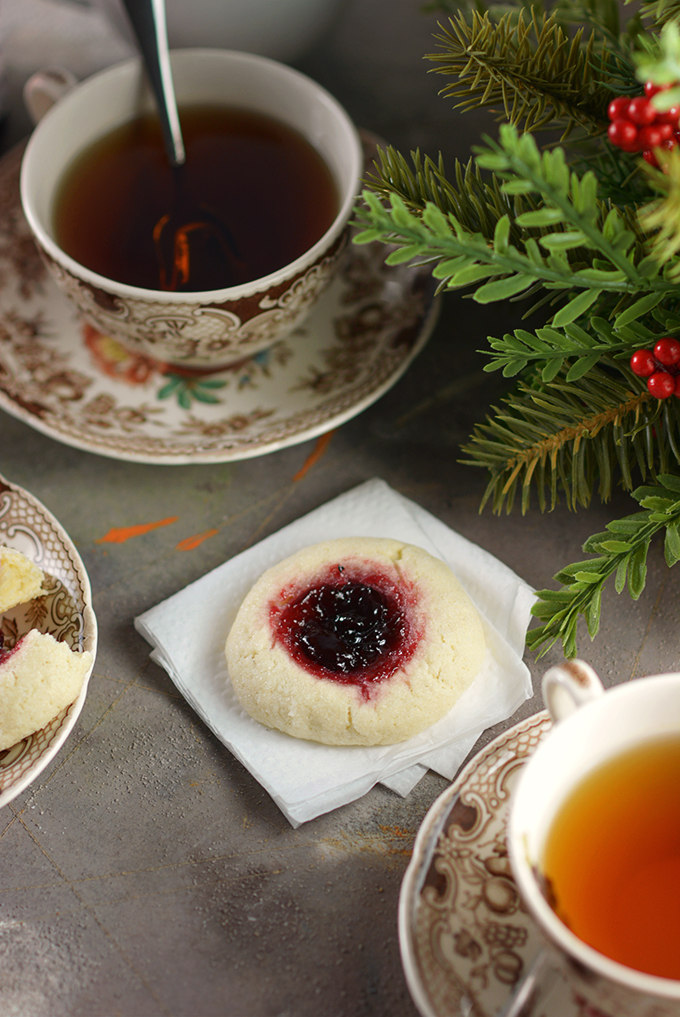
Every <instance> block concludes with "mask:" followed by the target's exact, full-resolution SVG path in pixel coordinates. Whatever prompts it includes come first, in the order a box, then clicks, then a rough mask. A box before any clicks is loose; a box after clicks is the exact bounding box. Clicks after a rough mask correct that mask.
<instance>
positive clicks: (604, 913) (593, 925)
mask: <svg viewBox="0 0 680 1017" xmlns="http://www.w3.org/2000/svg"><path fill="white" fill-rule="evenodd" d="M543 696H544V700H545V703H546V706H547V708H548V712H549V713H550V714H551V716H552V718H553V720H554V721H555V726H554V728H553V729H552V730H551V732H550V733H549V734H548V736H547V738H546V739H545V741H544V742H542V743H541V745H539V747H538V749H537V750H536V752H535V753H534V755H533V756H532V757H531V758H530V760H529V762H528V763H527V764H526V766H525V767H524V768H523V770H522V773H521V776H520V779H519V783H518V785H517V789H516V792H515V794H514V796H513V802H512V807H511V812H510V820H509V827H508V849H509V854H510V860H511V864H512V870H513V873H514V876H515V879H516V881H517V885H518V888H519V892H520V895H521V897H522V899H523V901H524V903H525V904H526V906H527V908H528V910H529V911H530V913H531V914H532V916H533V918H534V919H535V920H536V922H537V924H538V926H539V928H540V929H541V930H542V932H543V933H544V935H545V936H546V938H547V940H548V942H549V943H550V944H551V945H552V947H553V948H556V950H557V951H558V954H559V955H560V957H561V959H562V960H563V961H565V962H566V964H567V967H568V971H569V979H570V981H571V982H572V983H573V986H574V988H575V991H576V992H577V994H578V995H579V996H580V997H581V998H582V999H583V1000H585V1001H586V1002H587V1004H589V1005H590V1006H591V1007H594V1008H596V1010H595V1011H593V1012H596V1013H597V1014H598V1015H599V1017H677V1015H679V1014H680V674H665V675H657V676H653V677H650V678H640V679H636V680H634V681H630V682H627V683H626V684H624V685H618V686H616V687H614V688H613V689H610V690H608V691H607V692H605V691H604V689H603V687H602V685H601V683H600V681H599V679H598V678H597V675H596V674H595V673H594V672H593V670H592V668H590V667H589V666H588V665H587V664H585V663H583V662H582V661H570V662H566V663H565V664H564V665H562V666H560V667H556V668H552V669H550V670H549V671H548V672H547V674H546V675H545V678H544V681H543ZM509 1012H510V1013H512V1009H511V1010H510V1011H509ZM589 1012H590V1011H589Z"/></svg>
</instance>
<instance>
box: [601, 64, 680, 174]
mask: <svg viewBox="0 0 680 1017" xmlns="http://www.w3.org/2000/svg"><path fill="white" fill-rule="evenodd" d="M670 87H671V86H670V85H653V84H652V83H651V82H650V81H648V82H647V84H646V85H645V94H644V95H637V96H635V98H634V99H627V98H626V97H625V96H623V95H622V96H619V98H618V99H613V100H612V102H610V103H609V107H608V109H607V113H608V115H609V119H610V121H611V123H610V124H609V131H608V135H609V140H610V141H611V143H612V145H616V147H617V148H621V149H623V151H624V152H642V156H643V158H644V159H646V160H647V162H648V163H650V164H651V165H652V166H658V165H659V163H658V160H657V158H656V156H655V154H654V149H655V148H665V149H667V150H668V151H670V150H671V149H672V148H675V146H676V145H677V144H678V143H680V128H679V127H678V121H680V106H671V108H670V109H669V110H666V112H665V113H659V112H658V111H657V110H656V109H655V108H654V106H653V105H652V103H651V102H650V99H651V98H652V96H654V95H656V93H657V92H662V91H665V90H666V89H667V88H670Z"/></svg>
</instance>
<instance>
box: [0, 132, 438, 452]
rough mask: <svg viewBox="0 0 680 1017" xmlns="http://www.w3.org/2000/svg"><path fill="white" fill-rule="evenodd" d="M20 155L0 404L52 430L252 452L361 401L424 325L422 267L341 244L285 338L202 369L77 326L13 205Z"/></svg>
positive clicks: (146, 445) (424, 331) (128, 443)
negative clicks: (324, 283)
mask: <svg viewBox="0 0 680 1017" xmlns="http://www.w3.org/2000/svg"><path fill="white" fill-rule="evenodd" d="M21 155H22V148H21V147H17V148H15V149H13V150H12V151H10V152H9V153H8V154H7V155H5V156H4V157H3V158H2V159H0V409H4V410H5V411H6V412H8V413H10V414H12V415H13V416H16V417H18V418H19V419H21V420H23V421H24V422H25V423H27V424H29V425H31V426H32V427H35V428H36V429H37V430H39V431H42V432H43V433H45V434H48V435H50V436H51V437H53V438H55V439H57V440H58V441H62V442H64V443H65V444H68V445H73V446H75V447H77V448H81V449H85V450H87V451H89V452H95V453H99V454H101V455H106V456H110V457H112V458H117V459H124V460H129V461H134V462H146V463H169V464H183V463H192V462H204V463H205V462H226V461H229V460H236V459H244V458H250V457H252V456H259V455H263V454H265V453H268V452H270V451H274V450H276V449H280V448H284V447H286V446H289V445H294V444H297V443H299V442H302V441H306V440H308V439H309V438H313V437H316V436H318V435H320V434H323V433H324V432H326V431H329V430H331V429H332V428H334V427H337V426H339V425H340V424H341V423H344V422H345V421H346V420H349V419H350V418H352V417H354V416H356V415H357V414H358V413H360V412H361V411H362V410H364V409H365V408H366V407H368V406H370V405H371V404H372V403H373V402H375V401H376V400H377V399H378V398H380V396H381V395H383V394H384V393H385V392H386V391H387V390H388V389H389V388H391V387H392V386H393V385H394V384H395V383H396V382H397V381H398V379H399V378H400V377H401V376H402V375H403V373H404V372H405V371H406V369H407V368H408V366H409V365H410V364H411V362H412V361H413V359H414V357H415V356H417V354H418V353H419V351H420V350H421V349H422V348H423V346H424V345H425V343H426V342H427V340H428V338H429V336H430V334H431V332H432V329H433V327H434V324H435V322H436V318H437V313H438V307H439V302H438V299H437V298H436V296H435V284H434V282H433V280H432V278H431V273H430V272H429V271H428V270H427V268H425V267H420V268H417V267H413V266H409V265H406V266H402V265H399V266H388V265H386V264H385V254H386V250H385V247H384V245H381V244H371V245H366V246H357V245H353V244H348V245H347V247H346V248H345V250H344V252H343V254H342V263H341V267H340V269H339V272H338V273H337V274H336V276H335V277H334V279H333V281H332V282H331V284H330V286H329V287H328V288H327V289H326V291H325V292H324V293H323V294H322V296H321V297H320V299H319V303H318V304H317V305H316V307H315V309H314V310H313V311H312V313H311V315H310V317H309V318H307V319H306V320H305V321H304V323H303V324H302V325H301V326H300V327H299V328H297V329H295V330H294V332H293V333H292V335H291V336H290V337H289V338H288V339H284V340H282V341H281V342H278V343H275V344H274V345H273V346H271V347H269V348H268V349H266V350H264V351H261V352H260V353H257V354H255V355H254V356H252V357H248V358H244V359H243V360H241V361H239V362H238V363H235V364H231V365H230V366H229V367H228V368H225V369H223V370H220V371H212V372H210V373H201V372H197V371H193V370H188V369H186V370H184V369H179V368H177V367H175V366H172V365H170V364H167V363H164V362H162V361H159V360H155V359H153V358H152V357H149V356H146V355H144V354H142V353H139V352H135V351H133V350H131V349H129V348H128V347H126V346H123V345H122V344H121V343H119V342H118V341H116V340H114V339H112V338H111V337H110V336H108V335H107V334H106V333H105V332H102V331H100V330H98V329H96V328H94V327H93V326H92V325H91V324H89V323H86V322H85V321H84V320H83V319H82V318H81V317H80V316H79V314H78V312H77V310H76V309H75V308H74V307H73V305H71V303H70V302H69V301H68V300H67V298H66V297H65V296H64V295H63V294H62V293H61V292H60V291H59V290H58V288H57V286H56V284H55V283H54V281H53V280H52V278H51V277H50V276H49V274H48V272H47V270H46V269H45V266H44V264H43V262H42V259H41V258H40V256H39V254H38V251H37V247H36V245H35V242H34V240H33V237H32V235H31V233H30V230H29V228H28V224H27V223H26V221H25V219H24V216H23V213H22V211H21V205H20V200H19V184H18V176H19V168H20V164H21Z"/></svg>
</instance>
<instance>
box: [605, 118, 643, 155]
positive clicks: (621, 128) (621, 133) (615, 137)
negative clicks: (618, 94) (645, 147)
mask: <svg viewBox="0 0 680 1017" xmlns="http://www.w3.org/2000/svg"><path fill="white" fill-rule="evenodd" d="M637 135H638V130H637V127H636V126H635V124H632V123H631V122H630V120H613V121H612V123H611V124H610V125H609V130H608V131H607V136H608V137H609V140H610V141H611V143H612V145H616V147H617V148H622V149H623V150H624V152H634V151H635V150H636V148H637ZM631 146H634V147H631Z"/></svg>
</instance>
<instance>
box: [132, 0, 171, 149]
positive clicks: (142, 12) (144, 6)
mask: <svg viewBox="0 0 680 1017" xmlns="http://www.w3.org/2000/svg"><path fill="white" fill-rule="evenodd" d="M123 4H124V6H125V9H126V11H127V13H128V17H129V19H130V24H131V25H132V29H133V31H134V33H135V37H136V39H137V42H138V44H139V48H140V50H141V53H142V58H143V60H144V66H145V67H146V71H147V74H148V76H149V81H150V82H151V87H152V89H153V92H154V95H155V97H156V102H157V104H158V113H159V116H160V120H161V128H162V131H163V141H164V142H165V149H166V151H167V154H168V158H169V160H170V162H171V164H172V165H173V166H181V165H182V164H183V163H184V161H185V158H186V156H185V152H184V141H183V140H182V131H181V128H180V123H179V116H178V114H177V102H176V100H175V90H174V87H173V84H172V72H171V69H170V54H169V52H168V32H167V26H166V21H165V0H123Z"/></svg>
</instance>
